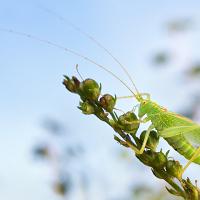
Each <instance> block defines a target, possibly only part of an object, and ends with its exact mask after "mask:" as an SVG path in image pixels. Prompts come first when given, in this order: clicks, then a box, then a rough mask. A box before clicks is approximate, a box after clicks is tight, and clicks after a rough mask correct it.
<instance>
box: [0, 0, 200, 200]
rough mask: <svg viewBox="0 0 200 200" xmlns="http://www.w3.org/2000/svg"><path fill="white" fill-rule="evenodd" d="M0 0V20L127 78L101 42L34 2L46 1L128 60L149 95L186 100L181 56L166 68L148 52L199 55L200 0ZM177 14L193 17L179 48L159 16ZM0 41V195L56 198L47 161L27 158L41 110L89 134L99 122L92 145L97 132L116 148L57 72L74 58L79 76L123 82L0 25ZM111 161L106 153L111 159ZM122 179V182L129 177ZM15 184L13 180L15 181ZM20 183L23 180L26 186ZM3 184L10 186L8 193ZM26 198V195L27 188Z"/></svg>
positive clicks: (110, 86) (175, 106) (173, 103)
mask: <svg viewBox="0 0 200 200" xmlns="http://www.w3.org/2000/svg"><path fill="white" fill-rule="evenodd" d="M0 5H1V6H0V27H2V28H11V29H14V30H17V31H22V32H27V33H30V34H32V35H35V36H38V37H40V38H45V39H48V40H50V41H52V42H56V43H58V44H61V45H63V46H66V47H68V48H71V49H74V50H76V51H78V52H81V53H83V54H84V55H87V56H89V57H91V58H93V59H94V60H96V61H97V62H99V63H102V64H104V65H106V66H110V67H109V68H110V69H111V70H112V71H114V72H115V73H117V74H119V75H120V77H121V78H123V79H124V80H127V77H126V76H125V75H124V74H123V73H122V71H121V70H120V69H119V67H117V64H116V63H115V62H114V61H113V60H112V59H111V58H110V57H109V56H108V55H106V53H105V52H104V51H103V50H101V49H99V48H98V47H96V46H95V45H94V44H93V43H92V42H91V41H90V40H88V39H87V38H85V37H84V36H82V35H81V34H80V33H78V32H76V31H75V30H73V29H72V28H71V27H70V26H68V25H67V24H65V23H63V22H62V21H60V20H58V19H57V18H56V17H55V16H52V15H50V14H49V13H46V12H45V11H44V10H42V9H41V8H40V7H41V6H44V7H47V8H50V9H53V10H54V11H55V12H57V13H59V14H60V15H62V16H64V17H65V18H67V19H69V20H70V21H71V22H73V23H75V24H76V25H78V26H79V27H80V28H82V29H83V30H85V31H86V32H88V33H90V34H92V35H93V36H95V38H97V39H98V40H99V41H101V42H102V43H103V44H105V46H106V47H107V48H108V49H109V50H110V51H111V52H113V54H114V55H115V56H116V57H117V58H118V59H119V60H120V61H121V62H122V63H123V64H124V65H125V66H127V68H128V70H129V71H130V74H131V75H132V76H133V78H134V80H135V82H136V83H137V86H138V88H139V89H140V90H142V91H145V92H146V91H147V92H149V93H151V94H152V95H153V97H154V99H155V100H157V101H158V102H161V104H163V105H165V106H167V107H168V108H170V109H171V110H180V109H181V108H182V105H183V104H185V105H187V104H188V101H187V96H188V95H190V93H185V92H184V89H185V88H187V87H188V83H187V82H184V83H183V82H180V80H179V78H180V73H181V72H182V71H181V70H182V68H180V65H181V64H182V61H183V60H182V59H183V58H180V60H179V61H178V62H177V63H172V64H174V65H175V66H176V67H174V68H173V67H171V68H169V70H168V72H167V73H166V72H165V71H163V70H157V71H155V70H152V67H151V63H150V61H151V56H152V54H153V53H154V52H157V51H159V50H160V49H161V50H162V49H163V47H164V49H165V48H167V49H171V50H173V51H175V52H178V54H179V53H185V55H186V54H187V53H188V51H191V52H192V55H191V57H190V58H188V59H191V58H198V57H199V55H198V54H199V52H198V47H199V43H200V34H199V24H198V22H199V20H200V14H199V6H200V2H198V1H186V0H185V1H183V0H177V1H172V0H169V1H165V2H163V1H162V2H161V1H158V0H153V1H151V3H147V1H144V0H143V1H131V0H125V1H114V0H109V1H106V0H102V1H96V0H95V1H94V0H93V1H89V0H86V1H63V0H60V1H25V0H19V1H13V0H12V1H11V0H7V1H2V2H1V4H0ZM177 18H178V19H179V18H180V19H182V18H192V19H193V20H194V21H195V29H194V31H193V32H192V33H191V32H189V33H186V35H185V36H184V39H182V37H179V39H180V41H181V42H183V48H182V49H181V48H178V47H175V46H176V45H174V42H176V41H177V40H176V38H171V37H169V35H167V33H166V30H165V24H166V23H167V22H168V21H171V20H173V19H177ZM185 38H186V39H185ZM0 44H1V45H0V52H1V59H0V74H1V79H0V91H2V92H1V103H0V110H1V114H0V121H1V124H0V130H1V133H0V137H1V140H0V152H1V153H0V157H1V159H2V163H3V165H2V166H0V176H1V177H3V179H2V181H1V183H0V184H1V185H3V189H2V187H0V188H1V189H0V198H2V199H4V200H9V199H13V197H14V196H15V197H16V199H20V200H23V199H27V196H26V195H31V197H32V199H44V198H48V197H50V199H57V197H56V196H53V192H51V190H50V188H49V186H48V185H47V183H48V182H49V174H48V173H47V172H46V168H45V167H41V166H39V167H38V166H37V164H35V163H34V162H33V161H32V160H31V149H32V146H33V145H34V144H35V143H37V141H38V140H39V139H40V135H41V132H42V130H41V127H40V121H41V120H43V119H44V118H45V117H47V116H50V117H53V118H56V119H59V120H61V121H62V122H63V123H66V124H67V126H68V128H69V130H70V131H72V132H73V133H74V134H78V135H79V136H80V137H81V133H80V132H84V134H86V135H87V136H89V135H90V134H91V133H92V132H93V131H96V127H98V129H99V130H102V133H103V132H104V133H105V132H106V133H107V132H110V134H109V133H108V134H102V133H97V136H96V139H95V141H96V144H98V145H97V146H98V147H99V148H100V147H101V143H98V140H99V139H100V140H102V141H104V142H105V141H109V142H105V143H106V145H107V147H105V148H107V149H113V148H114V149H115V148H118V147H116V146H117V145H116V144H115V143H114V142H113V140H112V132H111V130H110V129H109V128H108V127H104V125H103V124H102V123H100V122H99V121H98V120H95V119H93V118H90V117H89V118H87V117H85V116H82V115H81V114H80V112H79V111H78V110H77V109H76V106H77V104H78V98H76V97H75V96H73V95H71V94H69V93H67V92H66V91H65V89H64V87H63V86H62V84H61V82H62V75H63V74H68V75H74V74H75V73H76V72H75V65H76V64H79V66H80V71H81V73H82V74H83V76H84V77H92V78H95V79H97V80H98V81H99V82H101V83H102V84H103V88H106V89H105V90H104V91H105V92H108V91H111V92H112V93H117V94H118V95H126V94H128V90H126V88H124V87H123V86H122V85H121V84H120V83H118V82H117V81H116V80H114V79H113V78H112V77H111V76H110V75H107V74H106V73H105V72H103V71H101V70H99V69H98V68H96V67H95V66H93V65H92V64H90V63H87V62H85V61H83V60H81V59H80V58H77V57H75V56H73V55H70V54H66V52H64V51H60V50H59V49H56V48H53V47H50V46H48V45H46V44H43V43H40V42H37V41H34V40H30V39H27V38H24V37H21V36H17V35H12V34H9V33H4V32H0ZM177 46H178V45H177ZM177 77H178V79H177ZM174 85H175V86H176V87H174ZM174 97H176V98H174ZM127 102H129V104H126V103H124V101H123V102H121V104H120V106H121V107H122V108H123V109H126V110H127V109H131V108H132V107H131V106H132V101H130V100H129V101H127ZM77 121H78V124H79V126H78V127H77ZM88 124H90V125H91V127H88ZM82 137H83V136H82ZM81 140H82V139H81ZM110 146H111V147H110ZM119 148H120V147H119ZM100 149H101V148H100ZM99 154H100V155H101V158H102V159H103V158H105V157H104V156H107V157H106V158H105V159H109V158H110V157H109V156H112V154H109V155H107V153H106V152H103V151H99ZM116 162H117V161H115V160H114V161H112V163H113V164H115V163H116ZM97 166H98V164H97ZM140 167H141V166H140ZM119 169H121V171H122V172H121V173H123V169H124V166H123V165H120V166H119ZM142 169H143V168H142ZM97 171H98V170H97ZM148 173H149V174H150V172H147V174H148ZM149 174H148V175H149ZM19 182H20V183H21V186H19V184H18V183H19ZM125 182H126V184H128V183H129V182H130V181H129V180H128V181H126V180H125ZM16 185H18V187H16V188H15V186H16ZM22 186H23V187H24V186H26V187H27V189H26V192H25V194H24V193H23V192H22V191H24V189H23V188H22ZM10 187H12V188H13V193H10V190H11V189H12V188H10ZM116 187H118V186H116ZM44 190H45V192H43V191H44ZM28 199H31V198H30V196H28Z"/></svg>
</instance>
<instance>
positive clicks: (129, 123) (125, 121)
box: [118, 112, 140, 134]
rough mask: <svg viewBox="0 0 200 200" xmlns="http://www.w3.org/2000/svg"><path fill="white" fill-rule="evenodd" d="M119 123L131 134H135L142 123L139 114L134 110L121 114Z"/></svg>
mask: <svg viewBox="0 0 200 200" xmlns="http://www.w3.org/2000/svg"><path fill="white" fill-rule="evenodd" d="M118 124H119V127H120V128H121V129H122V130H123V131H125V132H127V133H131V134H135V133H136V132H137V130H138V128H139V125H140V123H139V121H138V119H137V116H136V115H135V114H134V113H133V112H127V113H125V114H123V115H121V116H120V117H119V119H118Z"/></svg>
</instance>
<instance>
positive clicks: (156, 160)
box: [152, 151, 167, 169]
mask: <svg viewBox="0 0 200 200" xmlns="http://www.w3.org/2000/svg"><path fill="white" fill-rule="evenodd" d="M153 154H154V156H153V158H152V167H155V168H157V169H162V168H164V167H165V166H166V163H167V157H166V155H165V154H164V153H163V152H162V151H160V152H153Z"/></svg>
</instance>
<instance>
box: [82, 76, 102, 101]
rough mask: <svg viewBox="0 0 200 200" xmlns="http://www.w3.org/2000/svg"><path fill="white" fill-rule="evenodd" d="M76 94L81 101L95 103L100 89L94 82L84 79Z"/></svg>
mask: <svg viewBox="0 0 200 200" xmlns="http://www.w3.org/2000/svg"><path fill="white" fill-rule="evenodd" d="M78 93H79V95H80V97H81V99H82V100H83V101H85V100H90V101H96V100H98V98H99V95H100V93H101V87H100V86H99V85H98V83H97V82H96V81H95V80H92V79H86V80H84V81H83V82H81V83H80V87H79V91H78Z"/></svg>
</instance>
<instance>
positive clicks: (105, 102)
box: [100, 94, 116, 112]
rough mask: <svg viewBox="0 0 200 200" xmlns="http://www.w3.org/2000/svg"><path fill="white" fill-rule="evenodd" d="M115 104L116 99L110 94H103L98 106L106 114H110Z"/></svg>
mask: <svg viewBox="0 0 200 200" xmlns="http://www.w3.org/2000/svg"><path fill="white" fill-rule="evenodd" d="M115 103H116V97H115V98H114V97H113V96H112V95H110V94H105V95H103V96H102V97H101V98H100V105H101V106H102V108H104V110H106V111H107V112H112V111H113V109H114V107H115Z"/></svg>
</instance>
